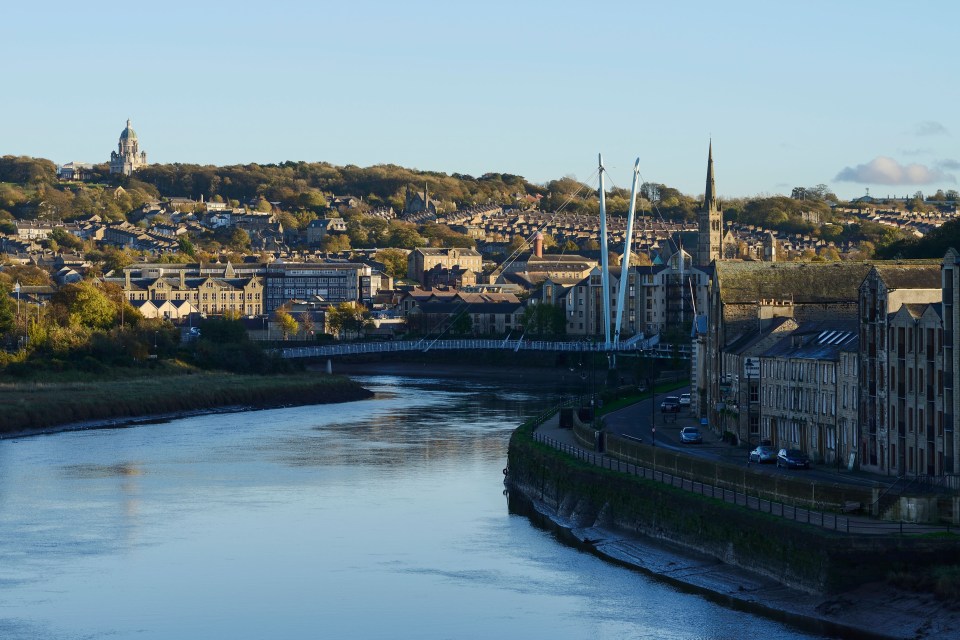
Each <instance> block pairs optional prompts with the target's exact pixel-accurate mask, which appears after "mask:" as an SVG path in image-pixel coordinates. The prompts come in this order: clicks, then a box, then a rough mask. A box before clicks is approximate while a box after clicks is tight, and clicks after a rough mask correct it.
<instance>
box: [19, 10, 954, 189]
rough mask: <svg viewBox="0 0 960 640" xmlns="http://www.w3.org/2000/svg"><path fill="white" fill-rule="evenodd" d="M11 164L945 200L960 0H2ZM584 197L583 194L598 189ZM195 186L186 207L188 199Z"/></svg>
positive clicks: (950, 174) (950, 180)
mask: <svg viewBox="0 0 960 640" xmlns="http://www.w3.org/2000/svg"><path fill="white" fill-rule="evenodd" d="M3 14H4V15H3V20H2V21H0V56H2V59H3V60H4V65H3V66H4V71H5V73H4V76H5V89H6V90H5V91H3V92H0V155H8V154H10V155H26V156H33V157H43V158H48V159H50V160H52V161H54V162H56V163H58V164H63V163H66V162H70V161H81V162H94V163H99V162H106V161H107V160H108V159H109V156H110V152H111V151H113V150H115V149H116V148H117V140H118V137H119V135H120V132H121V131H122V130H123V128H124V126H125V124H126V120H127V119H128V118H129V119H131V120H132V124H133V128H134V129H135V130H136V132H137V135H138V138H139V141H140V148H141V150H143V151H146V152H147V159H148V161H149V162H151V163H173V162H182V163H195V164H213V165H227V164H246V163H253V162H256V163H259V164H268V163H278V162H284V161H287V160H292V161H301V160H302V161H307V162H319V161H324V162H330V163H332V164H335V165H347V164H353V165H358V166H371V165H376V164H396V165H401V166H405V167H410V168H414V169H420V170H429V171H441V172H445V173H463V174H470V175H474V176H480V175H483V174H484V173H489V172H497V173H511V174H518V175H522V176H524V177H525V178H527V179H528V180H530V181H532V182H536V183H545V182H547V181H549V180H552V179H557V178H561V177H564V176H572V177H574V178H577V179H580V180H584V181H588V180H590V179H591V176H592V175H593V174H594V172H595V169H596V166H597V155H598V154H600V153H602V154H603V159H604V164H605V167H606V169H607V175H608V177H609V179H610V182H611V183H612V184H613V185H615V186H619V187H624V188H629V187H630V181H631V170H632V167H633V163H634V160H635V159H637V158H639V159H640V170H641V177H642V179H643V180H645V181H651V182H659V183H664V184H666V185H668V186H671V187H675V188H677V189H680V190H681V191H682V192H684V193H687V194H690V195H699V194H702V193H703V190H704V179H705V172H706V159H707V149H708V145H709V144H710V141H711V140H712V143H713V156H714V169H715V175H716V185H717V191H718V193H719V194H720V196H721V197H727V198H730V197H747V196H754V195H769V194H786V195H789V194H790V192H791V190H792V188H793V187H797V186H803V187H812V186H815V185H818V184H826V185H828V186H829V187H830V188H831V189H832V190H833V191H834V192H835V193H836V194H837V195H838V196H840V197H841V198H853V197H857V196H860V195H863V194H864V193H866V190H867V189H869V193H870V194H871V195H874V196H887V195H894V196H903V195H912V194H914V193H915V192H917V191H922V192H924V193H925V194H932V193H934V192H935V191H936V190H937V189H944V190H948V189H958V188H960V185H958V183H957V178H958V176H960V145H958V142H960V108H958V107H957V105H958V104H960V83H958V82H957V76H956V65H957V60H958V56H957V53H956V37H957V36H956V33H957V28H958V25H960V3H955V2H953V1H952V0H943V1H938V2H933V1H924V0H915V1H913V2H906V1H903V2H884V1H879V0H877V1H872V2H859V1H854V0H849V1H847V2H823V1H819V0H810V1H807V2H803V3H800V2H790V3H785V2H784V3H780V2H769V1H764V2H747V1H737V0H730V1H728V2H723V3H720V2H709V1H704V2H699V1H693V0H690V1H686V2H684V1H682V0H676V1H674V2H664V1H662V0H661V1H659V2H647V1H644V0H634V1H632V2H625V1H624V2H621V1H619V0H608V1H607V2H605V3H587V2H579V3H572V2H566V1H564V0H554V1H551V2H546V1H543V2H541V1H536V2H533V1H525V0H512V1H504V0H487V1H484V2H474V3H461V2H449V1H446V2H432V1H427V0H407V1H406V2H395V1H393V2H387V1H379V0H349V1H347V2H345V1H344V0H338V1H337V2H329V1H327V0H317V1H315V2H291V1H289V0H271V1H270V2H248V1H246V0H234V1H232V2H220V1H219V0H212V1H206V0H193V1H192V2H183V1H181V0H170V1H167V2H163V3H131V2H125V3H119V2H99V1H97V0H89V1H88V2H85V3H69V4H67V3H54V4H50V3H26V2H19V3H11V6H5V8H4V11H3ZM594 184H595V181H594ZM185 195H186V194H185Z"/></svg>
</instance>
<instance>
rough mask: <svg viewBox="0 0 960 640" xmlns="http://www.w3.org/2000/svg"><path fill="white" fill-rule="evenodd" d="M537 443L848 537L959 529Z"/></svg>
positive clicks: (537, 436) (545, 438)
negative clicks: (829, 507) (811, 504)
mask: <svg viewBox="0 0 960 640" xmlns="http://www.w3.org/2000/svg"><path fill="white" fill-rule="evenodd" d="M545 421H546V419H539V418H538V421H537V422H536V424H537V425H540V424H542V423H543V422H545ZM533 438H534V440H535V441H537V442H540V443H542V444H545V445H547V446H550V447H553V448H555V449H557V450H558V451H560V452H562V453H566V454H567V455H570V456H572V457H573V458H574V459H576V460H579V461H581V462H586V463H588V464H592V465H596V466H598V467H600V468H602V469H609V470H611V471H618V472H621V473H628V474H630V475H633V476H636V477H639V478H645V479H647V480H654V481H657V482H662V483H663V484H667V485H670V486H672V487H676V488H678V489H683V490H685V491H689V492H692V493H696V494H698V495H701V496H706V497H709V498H714V499H716V500H722V501H724V502H726V503H728V504H734V505H737V506H741V507H746V508H748V509H753V510H754V511H760V512H762V513H768V514H770V515H773V516H778V517H781V518H786V519H788V520H794V521H796V522H802V523H804V524H810V525H813V526H817V527H823V528H825V529H830V530H831V531H837V532H840V533H847V534H868V535H922V534H926V533H942V532H948V533H949V532H951V531H956V530H957V528H956V527H953V528H951V526H950V525H949V524H947V525H934V524H929V525H928V524H916V523H910V522H902V521H901V522H881V521H875V520H869V519H866V518H857V517H852V516H846V515H842V514H837V513H828V512H824V511H817V510H815V509H805V508H802V507H797V506H794V505H788V504H785V503H783V502H778V501H774V500H767V499H764V498H760V497H759V496H756V495H750V494H749V493H745V492H740V491H736V490H732V489H725V488H722V487H718V486H716V485H712V484H706V483H704V482H698V481H695V480H689V479H686V478H682V477H680V476H677V475H674V474H671V473H665V472H663V471H658V470H656V469H651V468H649V467H645V466H642V465H636V464H633V463H629V462H623V461H621V460H619V459H617V458H612V457H609V456H605V455H603V454H598V453H595V452H593V451H587V450H585V449H581V448H580V447H577V446H574V445H569V444H566V443H563V442H560V441H559V440H555V439H553V438H550V437H548V436H545V435H543V434H540V433H537V432H534V434H533Z"/></svg>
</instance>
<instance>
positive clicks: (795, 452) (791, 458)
mask: <svg viewBox="0 0 960 640" xmlns="http://www.w3.org/2000/svg"><path fill="white" fill-rule="evenodd" d="M777 466H778V467H786V468H787V469H809V468H810V456H808V455H807V454H805V453H804V452H803V451H800V449H780V453H778V454H777Z"/></svg>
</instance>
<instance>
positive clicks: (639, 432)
mask: <svg viewBox="0 0 960 640" xmlns="http://www.w3.org/2000/svg"><path fill="white" fill-rule="evenodd" d="M685 392H686V391H685V389H677V390H676V391H671V392H670V393H669V394H658V395H657V396H656V398H654V399H653V403H651V400H650V399H647V400H643V401H640V402H637V403H634V404H632V405H628V406H626V407H623V408H621V409H617V410H615V411H612V412H610V413H608V414H605V415H604V416H603V420H604V423H605V428H606V431H607V432H608V433H615V434H620V435H625V436H628V437H630V438H634V439H638V440H641V441H643V442H644V443H647V444H651V443H654V445H655V446H657V447H661V448H664V449H668V450H671V451H677V452H681V453H683V454H685V455H693V456H699V457H702V458H705V459H709V460H716V461H720V462H725V463H728V464H736V465H744V466H750V467H751V469H752V470H753V471H755V472H757V473H766V474H784V475H796V476H797V477H800V478H803V479H807V480H811V481H814V482H831V483H840V484H843V483H847V484H854V485H860V486H870V487H881V488H882V487H886V486H888V485H889V484H890V483H891V479H890V478H886V477H885V476H877V475H875V474H870V473H865V472H860V471H847V470H845V469H844V470H842V471H838V470H837V469H835V468H832V467H828V466H822V465H815V468H814V469H811V470H792V469H781V468H778V467H777V466H776V465H773V464H766V465H761V464H757V463H753V464H752V465H750V464H749V463H748V461H747V454H748V453H749V449H748V448H746V447H738V446H735V445H732V444H729V443H725V442H723V441H722V439H721V438H720V437H719V436H717V435H716V434H715V433H714V432H713V431H711V430H710V429H702V428H701V429H700V431H701V433H702V435H703V443H702V444H693V445H691V444H681V443H680V430H681V429H682V428H683V427H687V426H699V420H698V419H697V417H696V416H694V415H693V414H691V413H690V411H689V410H687V409H684V410H682V411H681V412H680V413H678V414H663V413H661V412H660V409H659V403H660V400H662V398H663V397H665V396H666V395H679V394H681V393H685ZM651 407H653V410H652V412H651ZM651 419H652V420H653V422H652V423H651ZM651 424H652V425H653V427H654V428H655V429H654V428H651ZM537 434H539V435H540V436H543V437H545V438H548V439H551V440H553V441H555V442H556V443H558V444H559V445H564V446H565V447H575V448H579V449H581V450H582V449H583V448H582V447H581V446H580V445H579V443H577V441H576V439H575V438H574V436H573V430H572V429H561V428H560V419H559V415H553V416H551V417H550V418H549V419H548V420H546V421H545V422H544V423H543V424H541V425H540V426H539V427H538V428H537ZM591 453H593V452H591ZM585 459H586V458H585ZM592 459H594V460H595V461H596V463H597V464H598V466H609V467H610V468H612V466H613V465H610V461H611V460H615V458H611V457H609V456H607V455H606V454H600V453H594V455H593V458H592ZM883 480H885V482H883ZM680 484H682V485H683V486H682V488H685V489H686V488H689V490H693V489H694V487H693V483H690V482H689V481H687V482H681V483H680ZM687 485H689V487H688V486H687ZM747 493H749V492H747ZM727 501H728V502H732V503H736V504H740V505H741V506H745V507H747V508H751V509H755V510H762V511H764V512H768V513H774V514H776V513H777V511H778V510H779V512H780V515H781V516H783V517H786V518H789V519H792V520H799V521H800V522H809V523H811V524H815V526H823V527H824V528H828V529H831V530H839V531H847V532H849V533H858V534H923V533H938V532H942V531H951V530H952V531H957V530H958V527H956V526H953V527H947V526H945V525H934V524H923V523H909V522H891V521H883V520H878V519H876V518H873V517H870V516H868V515H854V514H842V515H840V514H834V513H822V512H820V511H814V510H808V509H803V508H800V507H793V506H791V505H785V504H782V503H779V502H775V503H773V504H771V503H770V501H768V500H760V499H758V498H757V497H750V496H743V495H742V494H740V496H739V498H738V497H737V495H732V496H729V497H727Z"/></svg>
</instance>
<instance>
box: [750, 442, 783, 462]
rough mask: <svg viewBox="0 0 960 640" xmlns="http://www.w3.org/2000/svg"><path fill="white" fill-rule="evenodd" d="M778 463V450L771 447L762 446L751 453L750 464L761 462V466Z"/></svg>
mask: <svg viewBox="0 0 960 640" xmlns="http://www.w3.org/2000/svg"><path fill="white" fill-rule="evenodd" d="M776 461H777V450H776V449H774V448H773V447H771V446H769V445H764V444H762V445H760V446H759V447H757V448H756V449H754V450H753V451H751V452H750V462H759V463H760V464H765V463H770V464H773V463H774V462H776Z"/></svg>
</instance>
